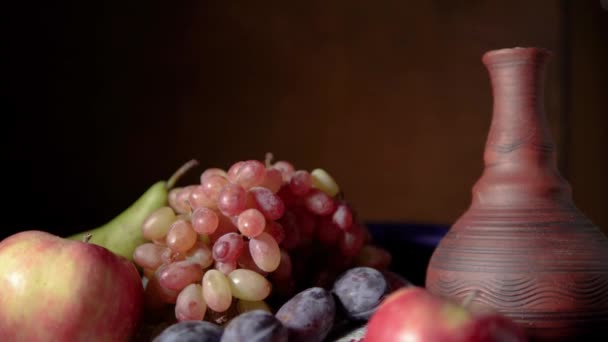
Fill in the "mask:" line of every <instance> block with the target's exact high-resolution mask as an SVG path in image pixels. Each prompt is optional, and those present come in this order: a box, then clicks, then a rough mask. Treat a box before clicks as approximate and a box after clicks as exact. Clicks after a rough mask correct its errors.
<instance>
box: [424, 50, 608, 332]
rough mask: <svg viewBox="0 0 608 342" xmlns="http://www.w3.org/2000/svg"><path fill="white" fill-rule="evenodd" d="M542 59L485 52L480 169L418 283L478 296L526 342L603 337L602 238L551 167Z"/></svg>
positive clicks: (607, 308) (605, 246) (607, 317)
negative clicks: (486, 106) (528, 340)
mask: <svg viewBox="0 0 608 342" xmlns="http://www.w3.org/2000/svg"><path fill="white" fill-rule="evenodd" d="M549 55H550V53H549V52H548V51H547V50H543V49H540V48H513V49H501V50H495V51H489V52H487V53H485V54H484V56H483V58H482V60H483V63H484V64H485V66H486V68H487V70H488V72H489V75H490V79H491V84H492V90H493V98H494V108H493V115H492V122H491V126H490V130H489V134H488V138H487V141H486V146H485V152H484V163H485V168H484V170H483V174H482V175H481V177H480V178H479V180H478V181H477V183H476V184H475V185H474V187H473V190H472V202H471V205H470V207H469V209H468V210H467V211H466V212H465V213H464V214H463V215H462V216H461V217H460V218H459V219H458V220H457V221H456V222H455V223H454V224H453V226H452V227H451V228H450V231H449V232H448V234H447V235H446V236H445V237H444V238H443V239H442V241H441V242H440V244H439V245H438V247H437V249H436V250H435V251H434V253H433V255H432V257H431V260H430V263H429V266H428V269H427V275H426V286H427V288H428V289H429V290H430V291H432V292H434V293H438V294H441V295H445V296H451V297H455V298H460V299H463V298H465V297H466V296H467V295H468V294H469V293H471V292H472V291H475V290H477V291H478V292H477V293H478V294H477V296H476V297H475V299H474V301H475V302H474V304H475V305H478V306H481V307H483V306H485V307H490V308H493V309H496V310H498V311H499V312H501V313H503V314H505V315H507V316H508V317H510V318H512V319H513V320H515V321H516V322H518V323H519V324H521V325H522V326H523V327H524V328H525V329H526V330H527V331H528V333H529V334H530V336H531V337H532V339H533V340H538V341H589V340H591V339H590V337H589V336H598V337H599V336H600V335H602V334H604V335H606V332H608V239H607V238H606V236H605V235H604V234H603V233H602V232H601V231H600V230H599V229H598V227H596V226H595V225H594V224H593V223H592V222H590V221H589V219H587V218H586V217H585V216H584V215H583V214H582V213H581V212H580V211H579V210H578V209H577V207H576V206H575V204H574V203H573V201H572V194H571V189H570V185H569V184H568V182H567V181H566V180H564V179H563V178H562V176H561V175H560V173H559V171H558V169H557V166H556V156H555V148H554V146H553V142H552V137H551V135H550V131H549V128H548V125H547V122H546V118H545V112H544V108H543V85H544V70H545V65H546V62H547V60H548V57H549ZM589 167H593V165H589ZM593 340H596V339H595V338H594V339H593ZM605 340H608V339H605Z"/></svg>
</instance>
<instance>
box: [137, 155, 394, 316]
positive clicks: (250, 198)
mask: <svg viewBox="0 0 608 342" xmlns="http://www.w3.org/2000/svg"><path fill="white" fill-rule="evenodd" d="M141 232H142V236H143V238H144V239H145V240H147V241H148V242H145V243H142V244H140V245H138V246H137V247H136V248H135V250H134V252H133V260H134V262H135V263H136V264H137V265H138V266H139V267H141V269H142V270H143V274H144V277H145V279H146V305H147V308H148V311H149V312H156V313H162V312H166V311H167V310H168V308H171V309H173V311H174V318H175V320H176V321H186V320H207V321H210V322H213V323H216V324H225V323H226V322H227V321H229V320H231V319H233V318H234V317H235V316H237V315H239V314H242V313H244V312H246V311H248V310H250V309H253V308H266V309H267V310H269V311H270V310H272V308H278V307H279V306H280V305H281V304H282V303H284V302H285V301H287V300H288V299H289V298H291V297H292V296H294V295H295V294H296V293H298V292H300V291H302V290H305V289H308V288H311V287H319V288H329V287H330V286H331V285H332V284H333V282H334V280H335V279H336V277H337V276H338V275H339V274H341V273H343V272H344V271H346V270H347V269H349V268H351V267H354V266H369V267H374V268H376V269H379V270H382V271H388V269H387V268H388V265H389V264H390V261H391V260H390V254H389V253H388V252H387V251H386V250H384V249H382V248H381V247H379V246H375V245H373V242H372V241H371V238H370V235H369V233H368V232H367V230H366V228H365V226H364V225H363V224H362V223H361V222H360V221H359V219H358V218H357V215H356V212H355V210H354V209H353V207H352V206H351V205H350V204H349V203H348V202H347V201H346V200H345V199H344V197H343V196H342V194H341V192H340V189H339V187H338V185H337V183H336V182H335V180H334V179H333V178H332V177H331V176H330V175H329V173H327V172H326V171H324V170H322V169H315V170H312V171H310V172H309V171H307V170H302V169H296V168H295V167H294V166H293V165H292V164H291V163H289V162H287V161H277V162H272V156H271V155H270V154H269V155H267V157H266V159H265V160H264V162H262V161H258V160H247V161H239V162H236V163H234V164H233V165H231V166H230V167H229V168H228V169H227V170H223V169H220V168H208V169H206V170H204V172H202V174H201V176H200V183H197V184H189V185H185V186H181V187H177V188H173V189H171V190H170V191H169V193H168V203H167V205H166V206H161V207H159V208H157V209H155V210H154V211H153V212H151V213H150V214H149V215H148V216H147V217H146V219H145V220H144V221H143V223H142V225H141ZM160 316H162V314H161V315H160ZM163 320H164V322H166V321H167V317H163Z"/></svg>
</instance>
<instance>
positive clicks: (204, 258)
mask: <svg viewBox="0 0 608 342" xmlns="http://www.w3.org/2000/svg"><path fill="white" fill-rule="evenodd" d="M186 260H188V261H190V262H192V263H195V264H198V265H199V266H200V267H201V268H202V269H205V268H207V267H209V266H211V265H212V264H213V256H212V255H211V249H210V248H209V246H207V245H206V244H205V243H204V242H202V241H197V243H196V244H195V245H194V247H192V249H190V250H189V251H188V252H187V253H186Z"/></svg>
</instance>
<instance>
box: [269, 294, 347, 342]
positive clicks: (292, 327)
mask: <svg viewBox="0 0 608 342" xmlns="http://www.w3.org/2000/svg"><path fill="white" fill-rule="evenodd" d="M335 315H336V304H335V302H334V298H333V296H332V294H331V293H330V292H328V291H327V290H325V289H323V288H320V287H312V288H309V289H306V290H304V291H302V292H300V293H298V294H296V295H295V296H294V297H293V298H291V299H290V300H288V301H287V302H286V303H285V304H283V305H282V306H281V308H280V309H279V310H278V311H277V313H276V315H275V317H276V318H278V319H279V321H281V322H282V323H283V325H285V327H287V329H288V330H289V341H290V342H291V341H295V342H300V341H302V342H309V341H310V342H320V341H323V340H324V339H325V337H326V336H327V334H328V333H329V331H330V330H331V327H332V325H333V322H334V317H335Z"/></svg>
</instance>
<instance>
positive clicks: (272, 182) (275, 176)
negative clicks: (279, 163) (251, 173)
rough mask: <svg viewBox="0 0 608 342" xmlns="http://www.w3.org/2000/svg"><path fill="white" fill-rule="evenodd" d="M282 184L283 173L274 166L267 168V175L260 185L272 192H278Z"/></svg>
mask: <svg viewBox="0 0 608 342" xmlns="http://www.w3.org/2000/svg"><path fill="white" fill-rule="evenodd" d="M282 185H283V175H282V174H281V171H279V169H277V168H274V167H269V168H266V176H265V177H264V180H263V181H262V183H261V184H260V186H261V187H264V188H266V189H268V190H270V191H271V192H272V193H277V191H279V189H280V188H281V186H282Z"/></svg>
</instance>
